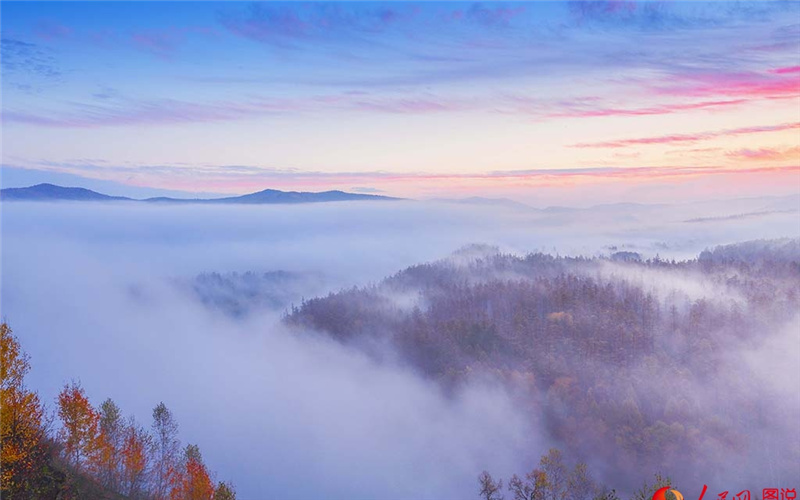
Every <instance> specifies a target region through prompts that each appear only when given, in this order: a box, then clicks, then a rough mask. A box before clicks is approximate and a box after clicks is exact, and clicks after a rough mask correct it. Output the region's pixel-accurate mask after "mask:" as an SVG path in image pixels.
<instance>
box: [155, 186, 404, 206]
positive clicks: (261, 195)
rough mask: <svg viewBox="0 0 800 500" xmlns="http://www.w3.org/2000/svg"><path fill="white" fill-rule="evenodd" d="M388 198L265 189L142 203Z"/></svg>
mask: <svg viewBox="0 0 800 500" xmlns="http://www.w3.org/2000/svg"><path fill="white" fill-rule="evenodd" d="M399 199H400V198H392V197H390V196H379V195H374V194H356V193H346V192H344V191H323V192H321V193H310V192H302V191H279V190H277V189H265V190H263V191H258V192H257V193H250V194H245V195H242V196H230V197H227V198H212V199H194V200H182V199H179V198H166V197H161V198H148V199H147V200H144V201H149V202H167V203H175V202H177V203H217V204H225V203H246V204H271V203H320V202H326V201H357V200H399Z"/></svg>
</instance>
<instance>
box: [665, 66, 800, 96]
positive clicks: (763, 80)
mask: <svg viewBox="0 0 800 500" xmlns="http://www.w3.org/2000/svg"><path fill="white" fill-rule="evenodd" d="M654 90H655V91H656V92H658V93H660V94H663V95H672V96H681V97H721V96H724V97H728V98H743V99H784V98H792V97H800V71H796V70H795V68H794V67H789V68H778V69H776V70H772V71H770V72H769V74H764V73H734V74H731V73H728V74H724V73H723V74H705V75H693V76H691V77H688V78H687V79H686V81H684V82H681V83H678V84H676V85H672V86H666V87H664V86H657V87H655V88H654Z"/></svg>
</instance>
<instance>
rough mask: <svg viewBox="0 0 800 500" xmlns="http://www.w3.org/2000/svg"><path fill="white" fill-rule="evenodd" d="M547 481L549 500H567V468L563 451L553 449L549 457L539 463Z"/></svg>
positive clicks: (547, 496) (549, 452)
mask: <svg viewBox="0 0 800 500" xmlns="http://www.w3.org/2000/svg"><path fill="white" fill-rule="evenodd" d="M539 466H540V467H541V468H542V472H544V474H545V478H546V481H547V495H546V498H547V500H565V498H566V496H567V480H568V477H567V476H568V471H567V466H566V465H564V460H563V458H562V456H561V451H559V450H558V449H557V448H551V449H550V451H548V452H547V455H545V456H543V457H542V459H541V461H540V462H539Z"/></svg>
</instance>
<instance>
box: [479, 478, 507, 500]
mask: <svg viewBox="0 0 800 500" xmlns="http://www.w3.org/2000/svg"><path fill="white" fill-rule="evenodd" d="M478 482H479V483H480V487H481V490H480V495H481V498H482V499H483V500H503V495H501V494H500V490H501V489H502V488H503V481H502V480H500V481H497V482H495V480H494V479H492V476H491V474H489V473H488V472H486V471H483V472H481V475H480V476H478Z"/></svg>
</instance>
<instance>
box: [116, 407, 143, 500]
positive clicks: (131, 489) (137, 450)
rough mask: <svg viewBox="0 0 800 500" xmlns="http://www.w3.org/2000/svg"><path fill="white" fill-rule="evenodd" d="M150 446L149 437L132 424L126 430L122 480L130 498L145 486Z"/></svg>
mask: <svg viewBox="0 0 800 500" xmlns="http://www.w3.org/2000/svg"><path fill="white" fill-rule="evenodd" d="M149 445H150V439H149V435H148V434H147V433H146V432H145V431H144V430H143V429H141V428H139V427H137V426H136V424H135V423H134V422H131V423H130V425H129V426H128V427H127V428H126V429H125V437H124V440H123V444H122V480H123V484H124V485H125V490H126V491H125V493H126V494H128V495H129V496H134V495H135V494H136V492H138V491H139V490H140V489H141V488H142V486H143V482H144V473H145V470H146V469H147V449H148V447H149Z"/></svg>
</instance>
